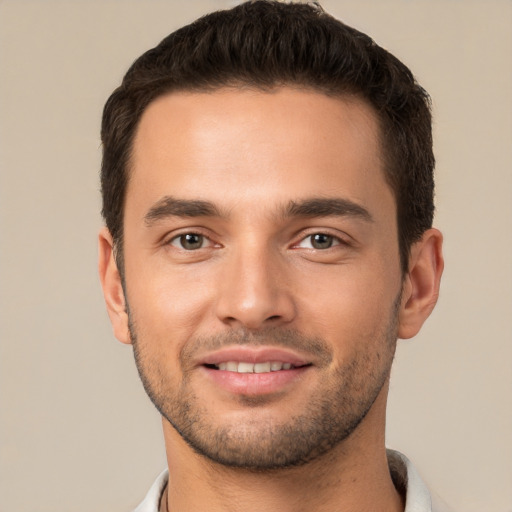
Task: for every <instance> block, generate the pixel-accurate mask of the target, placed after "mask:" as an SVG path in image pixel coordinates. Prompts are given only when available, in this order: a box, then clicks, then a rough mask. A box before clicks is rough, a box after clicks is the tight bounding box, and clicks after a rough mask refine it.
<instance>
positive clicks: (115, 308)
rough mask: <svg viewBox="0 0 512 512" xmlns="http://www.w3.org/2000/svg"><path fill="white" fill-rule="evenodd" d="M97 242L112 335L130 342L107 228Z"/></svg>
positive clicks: (126, 318) (117, 271)
mask: <svg viewBox="0 0 512 512" xmlns="http://www.w3.org/2000/svg"><path fill="white" fill-rule="evenodd" d="M98 242H99V255H98V270H99V274H100V281H101V286H102V288H103V296H104V297H105V302H106V304H107V312H108V316H109V317H110V322H111V324H112V328H113V329H114V336H115V337H116V338H117V339H118V340H119V341H120V342H122V343H126V344H131V340H130V331H129V329H128V313H127V309H126V300H125V296H124V290H123V285H122V281H121V275H120V273H119V270H118V268H117V263H116V260H115V257H114V243H113V240H112V236H111V234H110V231H109V230H108V229H107V228H103V229H102V230H101V231H100V233H99V236H98Z"/></svg>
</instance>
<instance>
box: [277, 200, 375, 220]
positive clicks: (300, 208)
mask: <svg viewBox="0 0 512 512" xmlns="http://www.w3.org/2000/svg"><path fill="white" fill-rule="evenodd" d="M284 213H285V216H286V217H331V216H335V217H345V216H347V217H356V218H357V217H358V218H360V219H362V220H364V221H367V222H373V217H372V216H371V214H370V212H369V211H368V210H367V209H366V208H364V207H363V206H361V205H360V204H357V203H355V202H353V201H350V200H349V199H342V198H323V197H319V198H312V199H305V200H303V201H290V202H289V204H288V207H287V208H286V210H285V212H284Z"/></svg>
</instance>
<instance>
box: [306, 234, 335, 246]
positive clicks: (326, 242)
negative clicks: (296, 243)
mask: <svg viewBox="0 0 512 512" xmlns="http://www.w3.org/2000/svg"><path fill="white" fill-rule="evenodd" d="M309 238H310V241H311V247H313V249H329V247H332V245H333V243H334V237H333V236H331V235H326V234H325V233H315V234H314V235H311V236H310V237H309Z"/></svg>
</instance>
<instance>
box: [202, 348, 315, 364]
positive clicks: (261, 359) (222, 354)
mask: <svg viewBox="0 0 512 512" xmlns="http://www.w3.org/2000/svg"><path fill="white" fill-rule="evenodd" d="M228 361H236V362H244V363H254V364H256V363H266V362H269V361H270V362H279V363H290V364H292V365H293V366H305V365H308V364H311V363H312V361H311V360H310V359H307V358H305V357H303V356H301V355H299V354H297V353H295V352H293V351H291V350H288V349H283V348H278V347H254V346H236V347H226V348H222V349H220V350H215V351H214V352H211V353H208V354H206V355H204V356H202V357H201V358H200V360H199V365H218V364H219V363H226V362H228Z"/></svg>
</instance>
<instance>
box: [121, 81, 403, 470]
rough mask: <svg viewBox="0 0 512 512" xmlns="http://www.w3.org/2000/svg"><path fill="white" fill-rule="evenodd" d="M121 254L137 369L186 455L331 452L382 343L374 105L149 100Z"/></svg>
mask: <svg viewBox="0 0 512 512" xmlns="http://www.w3.org/2000/svg"><path fill="white" fill-rule="evenodd" d="M124 260H125V290H124V291H125V294H126V297H125V298H126V302H127V306H128V311H129V320H130V324H129V331H130V340H131V341H132V342H133V345H134V349H135V355H136V361H137V366H138V369H139V373H140V375H141V378H142V380H143V383H144V386H145V388H146V391H147V392H148V394H149V396H150V397H151V399H152V401H153V402H154V403H155V405H156V406H157V408H158V409H159V411H160V412H161V414H162V415H163V417H164V418H165V419H166V421H168V422H169V424H170V425H172V426H173V427H174V429H175V430H176V431H177V432H179V434H180V435H181V436H182V439H184V440H185V441H186V442H187V443H188V445H189V446H191V447H192V448H194V449H195V450H196V451H197V452H199V453H200V454H203V455H205V456H207V457H208V458H210V459H212V460H214V461H217V462H220V463H222V464H225V465H228V466H243V467H249V468H260V469H262V468H276V467H284V466H291V465H298V464H302V463H305V462H307V461H309V460H311V459H313V458H315V457H318V456H319V455H321V454H323V453H325V452H327V451H329V450H330V449H331V448H333V447H334V446H336V445H338V444H339V443H341V442H343V441H344V440H345V439H347V437H348V436H349V435H350V434H351V433H352V432H353V431H354V429H357V428H358V426H359V425H360V424H361V422H362V421H363V419H364V418H365V416H366V415H367V413H368V411H369V410H371V408H372V405H373V404H374V402H375V400H376V398H377V397H378V396H379V394H380V393H381V392H382V389H383V386H385V383H386V382H387V378H388V375H389V371H390V367H391V362H392V359H393V354H394V349H395V342H396V334H397V311H398V308H399V304H400V299H399V296H400V292H401V284H402V279H401V273H400V262H399V253H398V241H397V226H396V208H395V201H394V198H393V194H392V192H391V190H390V188H389V186H388V185H387V184H386V181H385V178H384V172H383V163H382V160H381V152H380V147H379V134H378V124H377V120H376V117H375V115H374V113H373V111H372V109H371V108H370V107H369V106H367V105H366V104H365V103H364V102H362V101H361V100H358V99H356V98H348V97H347V98H344V99H339V98H331V97H327V96H324V95H323V94H320V93H318V92H311V91H304V90H302V91H299V90H293V89H291V88H281V89H277V90H275V91H273V92H270V93H269V92H261V91H253V90H234V89H229V90H228V89H225V90H220V91H217V92H212V93H187V92H183V93H172V94H169V95H167V96H164V97H161V98H159V99H157V100H155V101H154V102H153V103H152V104H151V105H150V106H149V107H148V109H147V110H146V112H145V113H144V115H143V117H142V119H141V122H140V125H139V128H138V131H137V134H136V137H135V141H134V152H133V159H132V169H131V175H130V180H129V184H128V189H127V193H126V203H125V219H124ZM119 337H120V338H123V335H121V336H119ZM124 341H127V340H124Z"/></svg>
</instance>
